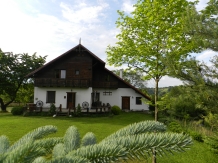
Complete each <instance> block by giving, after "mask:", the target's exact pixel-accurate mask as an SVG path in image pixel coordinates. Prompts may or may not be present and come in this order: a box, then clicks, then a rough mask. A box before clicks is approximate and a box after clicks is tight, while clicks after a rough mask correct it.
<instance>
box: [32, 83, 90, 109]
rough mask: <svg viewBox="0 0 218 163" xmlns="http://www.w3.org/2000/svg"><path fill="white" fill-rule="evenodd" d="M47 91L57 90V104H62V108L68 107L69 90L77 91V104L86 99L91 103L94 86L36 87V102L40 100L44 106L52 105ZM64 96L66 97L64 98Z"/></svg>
mask: <svg viewBox="0 0 218 163" xmlns="http://www.w3.org/2000/svg"><path fill="white" fill-rule="evenodd" d="M47 91H56V95H55V106H56V107H59V106H60V104H62V108H66V105H67V92H76V105H75V106H77V105H78V104H80V105H82V103H83V102H84V101H87V102H88V103H90V101H91V93H92V88H87V89H82V88H81V89H80V88H73V89H72V90H71V88H51V87H48V88H47V87H43V88H39V87H35V88H34V103H36V102H37V101H38V100H41V101H42V102H43V107H50V103H46V94H47ZM64 96H65V97H66V98H64Z"/></svg>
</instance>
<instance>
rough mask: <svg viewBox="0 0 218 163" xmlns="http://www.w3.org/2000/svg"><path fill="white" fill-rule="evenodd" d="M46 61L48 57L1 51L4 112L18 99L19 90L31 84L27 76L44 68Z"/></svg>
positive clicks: (0, 89)
mask: <svg viewBox="0 0 218 163" xmlns="http://www.w3.org/2000/svg"><path fill="white" fill-rule="evenodd" d="M45 59H46V57H41V56H37V55H36V53H34V54H33V55H28V54H27V53H23V54H13V53H12V52H10V53H5V52H3V51H2V50H1V49H0V63H1V69H0V81H1V82H0V103H1V109H2V110H3V111H5V110H6V107H7V106H8V105H9V104H10V103H12V102H13V101H14V100H15V99H16V95H17V93H18V91H19V89H20V88H21V87H22V88H25V87H26V86H27V85H28V83H29V82H30V80H29V79H27V78H26V77H25V76H26V75H27V74H28V73H30V72H32V71H33V70H35V69H37V68H39V67H40V66H42V65H43V64H44V63H45ZM20 93H21V90H20V92H19V94H20ZM17 99H18V98H17ZM20 99H21V98H20Z"/></svg>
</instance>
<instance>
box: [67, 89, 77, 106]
mask: <svg viewBox="0 0 218 163" xmlns="http://www.w3.org/2000/svg"><path fill="white" fill-rule="evenodd" d="M75 102H76V93H75V92H67V109H68V108H70V109H74V108H75Z"/></svg>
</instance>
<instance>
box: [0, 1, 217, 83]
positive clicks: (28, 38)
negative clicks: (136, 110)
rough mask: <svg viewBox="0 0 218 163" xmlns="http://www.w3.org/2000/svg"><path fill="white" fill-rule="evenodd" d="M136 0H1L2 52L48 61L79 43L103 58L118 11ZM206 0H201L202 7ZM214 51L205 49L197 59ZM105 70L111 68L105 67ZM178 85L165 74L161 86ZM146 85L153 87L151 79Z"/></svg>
mask: <svg viewBox="0 0 218 163" xmlns="http://www.w3.org/2000/svg"><path fill="white" fill-rule="evenodd" d="M135 2H136V0H4V1H3V0H1V1H0V21H1V26H0V38H1V39H0V48H1V49H2V50H3V51H4V52H13V53H29V54H33V53H34V52H37V54H38V55H41V56H45V55H48V57H47V62H49V61H51V60H52V59H54V58H56V57H57V56H59V55H61V54H63V53H64V52H66V51H68V50H69V49H71V48H73V47H74V46H76V45H78V44H79V39H80V38H81V40H82V41H81V42H82V44H83V45H84V46H85V47H87V48H88V49H89V50H90V51H92V52H93V53H94V54H96V55H97V56H98V57H99V58H101V59H102V60H103V61H106V54H105V50H106V47H107V46H108V45H109V44H110V45H114V44H115V42H116V35H117V34H118V33H119V30H118V29H117V28H116V24H115V22H116V20H117V18H118V14H117V10H121V11H125V12H126V13H130V12H131V11H132V10H133V4H134V3H135ZM207 2H208V0H200V2H199V5H198V6H197V8H198V10H200V9H202V8H203V7H204V6H205V5H206V3H207ZM215 54H216V53H215V52H212V51H204V52H202V53H201V54H199V55H197V58H198V59H199V60H208V59H209V58H211V57H212V56H213V55H215ZM107 68H108V69H113V67H110V66H107ZM178 84H181V82H180V81H178V80H176V79H169V78H168V77H164V78H163V79H162V80H161V82H160V86H161V87H163V86H170V85H172V86H173V85H178ZM148 86H151V87H153V86H154V83H153V82H152V81H149V82H148Z"/></svg>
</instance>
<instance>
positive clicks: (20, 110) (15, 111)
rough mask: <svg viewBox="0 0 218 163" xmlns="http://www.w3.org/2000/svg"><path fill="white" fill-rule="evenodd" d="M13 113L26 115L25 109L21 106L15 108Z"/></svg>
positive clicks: (12, 110)
mask: <svg viewBox="0 0 218 163" xmlns="http://www.w3.org/2000/svg"><path fill="white" fill-rule="evenodd" d="M11 113H12V114H13V115H22V114H23V113H24V108H23V107H20V106H16V107H13V108H12V109H11Z"/></svg>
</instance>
